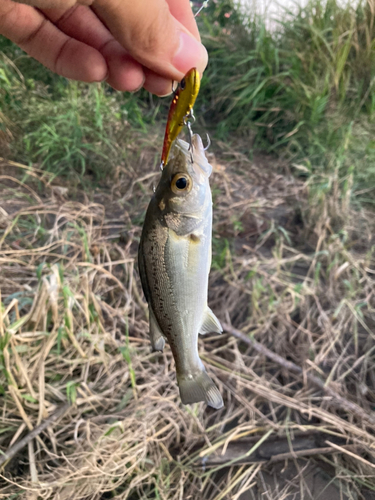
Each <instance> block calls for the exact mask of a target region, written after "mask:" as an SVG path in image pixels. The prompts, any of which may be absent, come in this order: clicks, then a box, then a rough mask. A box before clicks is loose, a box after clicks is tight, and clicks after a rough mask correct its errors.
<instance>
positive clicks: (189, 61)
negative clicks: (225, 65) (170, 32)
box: [172, 32, 208, 74]
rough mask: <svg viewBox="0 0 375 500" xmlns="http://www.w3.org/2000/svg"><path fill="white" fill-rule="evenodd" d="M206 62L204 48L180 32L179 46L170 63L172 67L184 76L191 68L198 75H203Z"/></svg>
mask: <svg viewBox="0 0 375 500" xmlns="http://www.w3.org/2000/svg"><path fill="white" fill-rule="evenodd" d="M207 60H208V55H207V50H206V49H205V47H204V46H203V45H202V44H201V43H200V42H198V40H196V39H195V38H193V37H192V36H189V35H188V34H186V33H184V32H181V33H180V45H179V47H178V50H177V52H176V54H175V56H174V58H173V61H172V64H173V66H174V67H175V68H176V69H177V70H178V71H181V73H184V74H185V73H187V72H188V71H189V70H190V69H191V68H197V70H198V71H199V72H200V73H203V71H204V70H205V68H206V66H207Z"/></svg>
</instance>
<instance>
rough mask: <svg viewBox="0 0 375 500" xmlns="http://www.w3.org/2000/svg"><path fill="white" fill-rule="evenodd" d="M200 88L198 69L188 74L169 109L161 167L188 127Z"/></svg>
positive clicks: (179, 86)
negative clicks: (176, 140)
mask: <svg viewBox="0 0 375 500" xmlns="http://www.w3.org/2000/svg"><path fill="white" fill-rule="evenodd" d="M199 88H200V76H199V72H198V71H197V69H196V68H192V69H191V70H190V71H188V72H187V73H186V75H185V76H184V78H183V79H182V80H181V82H180V83H179V85H178V87H177V89H176V91H175V92H174V96H173V100H172V103H171V107H170V108H169V113H168V120H167V126H166V128H165V135H164V143H163V150H162V155H161V167H162V168H163V167H164V165H166V163H167V161H168V158H169V152H170V150H171V146H172V143H173V141H174V140H175V139H177V137H178V134H179V133H180V132H181V130H182V127H183V126H184V125H187V124H188V122H189V119H191V118H192V117H193V116H194V115H193V106H194V103H195V100H196V98H197V95H198V93H199Z"/></svg>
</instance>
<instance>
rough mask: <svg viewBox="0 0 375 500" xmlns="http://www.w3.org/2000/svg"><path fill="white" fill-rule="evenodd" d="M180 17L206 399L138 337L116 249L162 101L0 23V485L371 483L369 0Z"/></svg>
mask: <svg viewBox="0 0 375 500" xmlns="http://www.w3.org/2000/svg"><path fill="white" fill-rule="evenodd" d="M199 23H200V29H201V34H202V38H203V41H204V43H205V45H206V46H207V48H208V52H209V56H210V62H209V66H208V69H207V71H206V73H205V75H204V78H203V80H202V88H201V92H200V94H199V98H198V100H197V104H196V106H195V115H196V116H197V123H196V125H195V131H197V132H199V133H201V134H202V135H203V134H204V133H205V132H208V133H209V135H210V137H211V141H212V146H211V148H210V150H209V157H210V160H211V161H212V164H213V166H214V173H213V175H212V183H211V184H212V191H213V197H214V214H215V215H214V218H215V220H214V231H213V265H212V273H211V277H210V290H209V302H210V305H211V307H212V309H213V310H214V311H215V313H217V315H218V317H219V318H220V319H221V320H222V321H223V323H225V325H226V328H225V329H226V333H224V334H223V335H222V336H216V337H208V336H205V337H204V338H202V339H201V340H200V352H201V355H202V359H204V362H205V364H206V366H207V367H208V370H209V371H210V374H211V375H212V376H213V378H214V379H215V381H216V382H217V384H218V386H219V387H220V390H221V392H222V394H223V396H224V399H225V408H224V409H222V410H220V411H214V410H212V409H210V408H206V407H205V405H203V404H196V405H192V406H190V407H184V406H182V405H181V403H180V400H179V397H178V389H177V386H176V382H175V375H174V365H173V361H172V357H171V354H170V351H169V349H168V348H166V350H165V352H164V353H163V354H151V353H150V348H149V341H148V338H147V328H148V327H147V308H146V306H145V303H144V300H143V298H142V294H141V287H140V283H139V277H138V273H137V269H136V265H135V262H136V252H137V245H138V241H139V237H140V231H141V226H142V222H143V218H144V214H145V210H146V208H147V204H148V202H149V199H150V196H151V194H152V185H153V184H155V183H156V182H157V179H158V175H159V172H158V165H159V161H160V151H161V145H162V138H163V128H164V126H165V119H166V115H167V111H168V106H169V99H158V98H156V97H152V96H150V95H149V94H148V93H146V92H139V93H137V94H132V95H129V94H123V93H119V92H115V91H113V90H112V89H110V88H109V87H107V86H106V85H85V84H81V83H77V82H69V81H67V80H65V79H63V78H60V77H58V76H56V75H53V74H52V73H50V72H49V71H47V70H45V69H44V68H43V67H41V65H39V64H38V63H36V62H35V61H33V60H31V59H30V58H28V57H27V56H25V54H24V53H23V52H22V51H21V50H20V49H18V48H17V47H15V46H14V45H13V44H12V43H10V42H8V41H7V40H5V39H3V38H0V151H1V155H2V159H1V161H0V180H1V185H0V293H1V297H0V300H1V308H0V397H1V401H2V407H1V409H2V411H1V416H0V452H1V453H0V463H1V464H2V465H1V466H0V467H2V468H1V476H0V484H1V488H0V498H6V499H13V498H27V499H29V498H35V499H37V498H58V499H63V498H66V499H69V498H75V499H106V498H118V499H130V500H138V499H152V498H155V499H163V500H164V499H168V500H177V499H182V498H183V499H189V498H191V499H198V498H204V499H210V500H223V499H228V500H229V499H231V500H234V499H237V500H248V499H265V498H270V499H271V498H272V499H274V498H278V499H280V500H283V499H288V500H289V499H290V500H291V499H310V498H313V499H318V498H322V499H323V498H328V497H329V498H330V499H331V500H336V499H340V500H341V499H373V498H375V472H374V469H375V451H374V431H375V416H374V413H373V412H374V407H375V370H374V353H375V342H374V340H375V336H374V332H375V329H374V326H375V299H374V274H375V259H374V251H375V237H374V229H375V218H374V209H375V206H374V200H375V197H374V194H375V134H374V132H375V87H374V84H375V26H374V23H375V2H374V0H367V1H361V2H359V3H358V5H353V3H352V2H349V3H348V4H346V5H342V4H341V3H340V4H338V3H337V2H336V0H327V1H320V0H311V1H310V2H308V3H307V5H306V6H304V7H298V6H296V8H295V9H293V11H291V12H288V11H286V10H285V11H284V12H283V15H282V16H280V18H278V19H277V20H276V21H275V22H274V23H273V24H272V28H270V27H269V24H267V23H266V22H265V20H264V19H263V18H262V17H259V16H257V15H256V14H253V13H251V12H248V11H245V10H243V9H242V8H240V7H238V6H235V5H234V4H233V3H232V2H230V1H219V0H218V1H215V0H211V2H210V3H209V5H208V7H207V8H205V9H204V10H203V11H202V13H201V14H200V16H199ZM239 330H240V331H241V332H242V333H243V336H242V338H239V336H240V332H239ZM56 412H57V413H56ZM49 419H54V420H55V421H54V422H53V423H51V425H49V426H45V427H44V428H43V425H44V424H43V423H45V422H47V423H48V422H50V420H49ZM41 425H42V427H40V426H41ZM33 433H34V434H33ZM31 437H32V439H30V438H31ZM17 446H18V448H17ZM10 451H11V452H12V453H14V455H13V456H12V458H9V457H8V456H7V453H9V452H10ZM1 455H2V456H1Z"/></svg>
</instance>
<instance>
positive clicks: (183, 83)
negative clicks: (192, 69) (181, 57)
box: [180, 78, 186, 90]
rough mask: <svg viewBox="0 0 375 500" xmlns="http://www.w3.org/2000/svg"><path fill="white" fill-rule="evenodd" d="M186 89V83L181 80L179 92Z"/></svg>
mask: <svg viewBox="0 0 375 500" xmlns="http://www.w3.org/2000/svg"><path fill="white" fill-rule="evenodd" d="M185 87H186V82H185V78H183V79H182V80H181V81H180V88H181V90H184V89H185Z"/></svg>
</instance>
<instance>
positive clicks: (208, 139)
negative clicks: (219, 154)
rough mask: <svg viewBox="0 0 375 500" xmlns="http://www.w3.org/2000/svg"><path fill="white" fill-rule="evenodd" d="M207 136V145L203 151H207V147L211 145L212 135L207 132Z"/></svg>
mask: <svg viewBox="0 0 375 500" xmlns="http://www.w3.org/2000/svg"><path fill="white" fill-rule="evenodd" d="M206 137H207V146H206V147H205V148H203V151H207V149H208V148H209V147H210V146H211V139H210V136H209V135H208V134H207V132H206Z"/></svg>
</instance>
